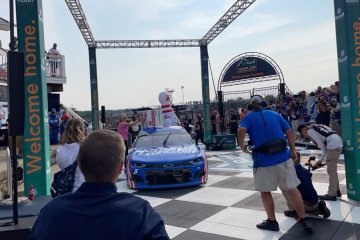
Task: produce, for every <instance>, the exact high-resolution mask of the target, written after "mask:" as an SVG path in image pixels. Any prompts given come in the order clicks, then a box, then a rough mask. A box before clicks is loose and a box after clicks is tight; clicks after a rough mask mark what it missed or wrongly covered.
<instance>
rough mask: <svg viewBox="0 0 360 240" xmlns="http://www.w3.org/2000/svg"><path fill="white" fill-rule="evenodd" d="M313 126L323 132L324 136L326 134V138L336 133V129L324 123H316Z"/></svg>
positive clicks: (317, 130)
mask: <svg viewBox="0 0 360 240" xmlns="http://www.w3.org/2000/svg"><path fill="white" fill-rule="evenodd" d="M311 128H312V129H314V130H315V131H316V132H318V133H319V134H321V135H322V136H324V137H325V138H327V137H328V136H330V135H333V134H336V132H335V131H334V130H332V129H331V128H329V127H328V126H325V125H322V124H315V125H314V126H312V127H311Z"/></svg>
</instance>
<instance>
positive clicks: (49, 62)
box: [46, 54, 66, 78]
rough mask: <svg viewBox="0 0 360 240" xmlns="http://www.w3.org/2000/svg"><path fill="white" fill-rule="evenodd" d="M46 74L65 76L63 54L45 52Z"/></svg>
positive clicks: (49, 75) (48, 75)
mask: <svg viewBox="0 0 360 240" xmlns="http://www.w3.org/2000/svg"><path fill="white" fill-rule="evenodd" d="M46 76H47V77H59V78H66V74H65V56H64V55H49V54H46Z"/></svg>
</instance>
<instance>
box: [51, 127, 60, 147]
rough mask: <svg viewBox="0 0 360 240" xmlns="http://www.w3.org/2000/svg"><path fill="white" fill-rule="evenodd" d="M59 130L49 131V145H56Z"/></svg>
mask: <svg viewBox="0 0 360 240" xmlns="http://www.w3.org/2000/svg"><path fill="white" fill-rule="evenodd" d="M58 135H59V129H51V130H50V145H55V144H58Z"/></svg>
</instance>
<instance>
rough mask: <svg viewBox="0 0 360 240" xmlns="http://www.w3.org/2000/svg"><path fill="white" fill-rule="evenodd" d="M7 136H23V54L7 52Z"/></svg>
mask: <svg viewBox="0 0 360 240" xmlns="http://www.w3.org/2000/svg"><path fill="white" fill-rule="evenodd" d="M7 59H8V93H9V94H8V96H9V135H10V136H22V135H24V123H25V86H24V53H22V52H11V51H9V52H8V56H7Z"/></svg>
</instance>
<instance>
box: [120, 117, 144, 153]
mask: <svg viewBox="0 0 360 240" xmlns="http://www.w3.org/2000/svg"><path fill="white" fill-rule="evenodd" d="M138 122H139V121H137V120H136V121H129V122H128V121H127V116H126V114H124V113H122V114H120V117H119V123H118V125H117V132H118V133H119V134H120V135H121V136H122V137H123V139H124V143H125V147H126V149H125V156H127V155H128V150H129V147H128V139H129V127H132V126H134V125H135V124H137V123H138Z"/></svg>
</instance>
